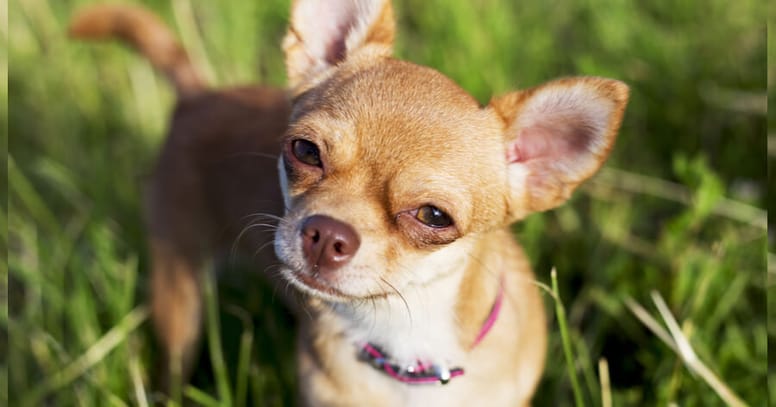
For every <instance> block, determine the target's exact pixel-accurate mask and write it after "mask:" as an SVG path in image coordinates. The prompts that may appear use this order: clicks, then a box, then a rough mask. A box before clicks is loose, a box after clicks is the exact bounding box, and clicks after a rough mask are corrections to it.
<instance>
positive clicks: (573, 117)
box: [489, 77, 628, 221]
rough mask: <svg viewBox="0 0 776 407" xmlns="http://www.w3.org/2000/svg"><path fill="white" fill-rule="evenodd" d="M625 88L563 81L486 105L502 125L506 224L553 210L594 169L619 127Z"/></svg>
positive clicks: (590, 80)
mask: <svg viewBox="0 0 776 407" xmlns="http://www.w3.org/2000/svg"><path fill="white" fill-rule="evenodd" d="M627 102H628V87H627V86H626V85H625V84H624V83H622V82H619V81H615V80H610V79H603V78H590V77H582V78H567V79H560V80H557V81H553V82H549V83H547V84H544V85H541V86H538V87H536V88H533V89H529V90H525V91H521V92H514V93H510V94H507V95H504V96H501V97H498V98H495V99H494V100H492V101H491V102H490V105H489V107H490V108H492V109H494V110H495V111H496V112H497V113H498V114H499V115H500V116H501V118H502V120H503V121H504V128H505V150H504V151H505V158H506V160H507V169H508V175H507V176H508V181H509V190H510V191H509V195H510V196H509V197H508V202H509V219H510V221H515V220H518V219H521V218H523V217H525V215H527V214H529V213H531V212H536V211H544V210H548V209H552V208H554V207H556V206H558V205H560V204H562V203H563V202H565V201H566V200H567V199H568V198H569V196H570V195H571V192H572V191H573V190H574V189H575V188H576V187H577V186H578V185H579V184H580V183H581V182H582V181H584V180H586V179H587V178H589V177H590V176H592V175H593V173H595V171H596V170H598V168H599V167H601V165H602V164H603V162H604V161H605V160H606V157H607V155H608V153H609V150H610V149H611V148H612V145H613V144H614V140H615V138H616V136H617V130H618V129H619V127H620V123H621V121H622V116H623V113H624V111H625V105H626V103H627Z"/></svg>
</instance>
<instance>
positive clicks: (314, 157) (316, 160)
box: [291, 139, 323, 168]
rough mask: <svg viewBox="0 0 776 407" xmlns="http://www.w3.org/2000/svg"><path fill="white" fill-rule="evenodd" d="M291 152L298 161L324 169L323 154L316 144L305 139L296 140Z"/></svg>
mask: <svg viewBox="0 0 776 407" xmlns="http://www.w3.org/2000/svg"><path fill="white" fill-rule="evenodd" d="M291 151H292V153H293V154H294V157H296V159H297V160H299V161H301V162H303V163H305V164H307V165H311V166H313V167H319V168H323V163H322V162H321V152H320V150H318V146H316V145H315V144H314V143H312V142H310V141H307V140H303V139H298V140H294V141H293V142H292V144H291Z"/></svg>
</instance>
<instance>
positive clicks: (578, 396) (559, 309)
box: [551, 268, 585, 407]
mask: <svg viewBox="0 0 776 407" xmlns="http://www.w3.org/2000/svg"><path fill="white" fill-rule="evenodd" d="M551 278H552V292H553V294H554V297H555V313H556V315H557V316H558V327H559V328H560V336H561V340H562V342H563V353H564V354H565V356H566V368H567V369H568V375H569V379H570V380H571V387H572V388H573V389H574V401H575V403H576V406H577V407H584V405H585V401H584V398H583V396H582V388H581V387H580V385H579V379H578V378H577V370H576V369H575V367H574V352H573V351H572V350H571V337H570V336H569V332H568V327H567V325H566V310H565V308H564V307H563V301H561V298H560V292H559V291H558V273H557V271H556V270H555V268H553V269H552V273H551Z"/></svg>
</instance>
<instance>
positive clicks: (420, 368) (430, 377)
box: [358, 276, 504, 384]
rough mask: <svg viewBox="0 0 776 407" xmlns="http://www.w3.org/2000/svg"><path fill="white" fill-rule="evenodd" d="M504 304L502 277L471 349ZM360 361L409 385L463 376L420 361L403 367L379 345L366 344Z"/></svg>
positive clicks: (484, 333)
mask: <svg viewBox="0 0 776 407" xmlns="http://www.w3.org/2000/svg"><path fill="white" fill-rule="evenodd" d="M503 302H504V278H503V276H502V278H501V282H500V283H499V290H498V296H496V301H495V302H494V303H493V306H492V307H491V309H490V313H489V314H488V318H487V319H485V322H484V323H483V324H482V328H480V332H479V333H478V334H477V337H476V338H475V339H474V343H472V345H471V347H470V348H469V349H474V348H475V347H476V346H477V345H479V344H480V342H482V340H483V339H484V338H485V336H486V335H487V334H488V332H490V330H491V328H493V325H494V324H495V323H496V320H497V319H498V315H499V313H500V312H501V304H502V303H503ZM358 357H359V359H361V360H362V361H364V362H367V363H369V364H370V365H372V367H374V368H375V369H377V370H379V371H381V372H383V373H385V374H387V375H388V376H390V377H392V378H394V379H396V380H398V381H400V382H402V383H407V384H435V383H440V384H447V383H449V382H450V380H451V379H452V378H454V377H458V376H463V368H460V367H454V368H452V369H451V368H447V367H445V366H442V365H436V364H431V363H425V362H423V361H420V360H418V361H417V362H416V363H415V364H414V365H409V366H401V365H400V364H398V363H395V362H394V361H392V360H391V358H390V356H389V355H387V354H386V353H385V352H383V351H382V350H381V349H380V348H379V347H378V346H377V345H374V344H372V343H369V342H367V343H365V344H363V345H362V346H361V351H360V352H359V355H358Z"/></svg>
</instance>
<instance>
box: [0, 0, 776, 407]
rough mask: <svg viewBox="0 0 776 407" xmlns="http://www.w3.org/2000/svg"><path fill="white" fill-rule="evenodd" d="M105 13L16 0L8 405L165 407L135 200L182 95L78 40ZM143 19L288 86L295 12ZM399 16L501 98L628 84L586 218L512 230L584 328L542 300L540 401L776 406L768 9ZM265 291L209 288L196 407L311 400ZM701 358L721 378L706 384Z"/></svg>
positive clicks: (408, 12)
mask: <svg viewBox="0 0 776 407" xmlns="http://www.w3.org/2000/svg"><path fill="white" fill-rule="evenodd" d="M86 3H88V2H87V1H81V0H60V1H51V2H48V1H46V0H11V1H10V2H9V4H8V7H9V8H8V24H0V28H2V30H0V35H2V37H3V41H2V42H0V44H2V45H0V46H2V47H3V51H4V52H3V53H2V54H3V55H5V54H6V52H5V51H7V55H8V58H7V59H3V58H2V57H0V67H2V68H3V69H2V71H3V72H4V75H5V72H6V71H7V78H8V80H7V86H6V81H3V82H2V84H3V86H0V92H2V96H3V98H2V100H3V101H4V102H3V106H2V107H3V108H2V109H0V115H1V116H0V117H1V118H2V122H3V123H5V124H6V126H4V127H3V128H6V127H7V129H8V131H7V132H3V133H2V137H3V139H2V141H3V143H2V144H3V145H4V146H5V145H7V146H8V151H9V153H8V157H7V166H2V171H3V172H4V173H3V175H5V176H6V177H7V179H8V184H7V187H8V189H7V191H5V190H4V191H3V193H4V197H5V198H7V199H5V200H4V201H3V202H4V203H3V205H4V208H5V209H6V211H7V216H6V211H3V216H1V217H0V221H2V224H3V226H5V227H4V228H3V230H7V231H8V232H7V234H3V235H2V240H1V241H0V242H1V243H2V245H3V247H4V248H6V250H7V253H8V262H7V264H3V266H2V268H0V272H2V275H3V276H7V278H3V279H2V287H0V298H3V299H5V298H7V302H6V301H4V302H3V305H2V306H1V308H0V329H2V330H3V331H5V332H7V333H8V335H7V336H6V335H3V336H0V364H1V365H2V366H3V367H5V368H7V369H0V372H2V373H0V384H6V383H7V386H8V388H9V389H10V392H8V393H5V392H2V391H0V405H6V404H9V405H24V403H25V402H27V403H28V405H36V404H40V403H47V404H55V405H65V406H66V405H89V406H91V405H100V406H102V405H149V404H152V403H154V402H159V401H164V400H163V399H161V398H160V396H159V395H158V394H154V393H153V392H151V391H150V387H149V381H148V380H149V377H150V376H151V375H152V374H153V372H154V369H155V365H154V360H155V359H156V358H155V352H156V351H155V349H154V346H153V340H152V337H151V335H150V327H149V326H148V324H147V323H142V321H143V320H144V319H143V317H144V316H145V314H144V313H143V312H144V311H143V310H144V308H143V304H144V301H145V300H146V298H147V288H146V283H147V278H148V275H147V271H148V259H147V254H146V248H145V237H144V232H143V228H142V221H141V213H140V196H141V190H142V186H143V184H144V180H145V178H146V176H147V174H148V171H149V168H150V166H151V163H152V162H153V160H154V156H155V152H156V151H157V148H158V146H159V143H160V142H161V140H162V137H163V136H164V131H165V127H166V120H167V117H168V114H169V113H170V110H171V108H172V103H173V96H172V93H171V88H170V87H169V86H168V85H167V84H166V83H165V82H164V80H163V79H162V78H161V77H159V76H157V75H156V74H155V73H154V72H153V71H152V69H151V68H150V67H149V65H148V63H147V62H146V61H144V60H143V59H141V58H139V57H137V56H136V55H135V54H134V53H132V52H129V51H127V50H126V49H124V48H122V47H119V46H117V45H115V44H81V43H75V42H72V41H70V40H69V39H68V38H66V36H65V35H64V32H65V28H66V24H67V20H68V17H69V16H70V15H71V13H72V12H73V11H74V10H75V9H77V8H78V7H79V6H82V5H84V4H86ZM144 4H146V5H147V6H148V7H150V8H151V9H153V10H154V11H155V12H157V13H158V14H160V15H161V16H162V18H163V19H164V20H165V21H167V22H168V23H169V24H170V25H171V26H172V27H173V28H174V29H175V30H176V31H178V32H179V34H180V36H181V38H182V39H183V42H184V43H185V45H186V47H187V48H188V49H189V51H190V52H191V54H192V57H193V59H194V61H195V63H196V64H197V65H198V66H201V67H204V70H205V72H206V73H207V76H208V77H209V78H210V80H211V81H212V82H213V83H216V84H219V85H228V84H238V83H245V82H263V83H269V84H275V85H282V84H283V81H284V73H283V72H284V71H283V63H282V56H281V52H280V47H279V45H278V44H279V42H280V39H281V38H282V34H283V30H284V28H285V24H286V21H287V13H288V12H287V8H288V4H287V3H286V1H279V0H264V1H256V2H245V1H237V0H229V1H219V2H207V1H193V0H191V1H190V0H172V1H171V2H170V3H166V2H165V3H162V2H152V1H150V0H149V1H147V2H144ZM397 10H398V13H397V15H398V16H399V21H400V28H399V37H398V41H397V54H398V55H399V56H400V57H402V58H405V59H409V60H411V61H414V62H417V63H422V64H426V65H430V66H432V67H434V68H436V69H438V70H440V71H441V72H443V73H445V74H447V75H448V76H450V77H451V78H453V79H454V80H456V81H457V82H458V83H460V84H461V85H462V86H463V87H464V88H465V89H467V90H469V91H470V92H472V94H474V95H475V97H477V98H478V99H479V100H480V101H482V102H487V100H488V98H489V96H490V95H491V94H494V93H495V94H497V93H503V92H506V91H508V90H510V89H514V88H522V87H528V86H532V85H536V84H538V83H540V82H542V81H545V80H549V79H551V78H554V77H557V76H563V75H573V74H586V75H602V76H610V77H614V78H618V79H621V80H623V81H625V82H627V83H628V84H629V85H630V86H631V91H632V99H631V102H630V104H629V106H628V111H627V113H626V118H625V122H624V125H623V129H622V131H621V134H620V136H619V140H618V142H617V145H616V146H615V149H614V151H613V155H612V157H611V159H610V160H609V162H608V164H607V166H606V167H605V168H604V170H603V171H602V172H601V173H600V174H599V176H597V177H596V178H594V179H593V180H592V181H591V182H589V183H587V184H586V185H585V186H584V187H583V188H582V190H581V191H580V192H578V193H577V194H575V196H574V198H573V199H572V200H571V202H570V203H569V204H568V205H566V206H564V207H562V208H560V209H557V210H554V211H551V212H548V213H544V214H538V215H534V216H531V217H529V218H528V219H526V220H525V221H523V222H521V223H520V224H517V225H515V227H514V230H515V234H516V235H517V237H518V239H519V240H520V241H521V242H522V243H523V245H524V246H525V248H526V250H527V252H528V254H529V255H530V257H531V259H532V260H533V264H534V268H535V270H536V272H537V276H538V280H539V282H540V283H542V284H545V285H549V283H550V270H551V269H552V268H553V267H556V268H557V270H558V272H557V290H556V293H557V292H558V291H559V292H560V293H562V294H563V304H562V306H563V307H562V308H563V309H565V312H566V318H563V319H562V320H560V321H559V320H557V319H555V318H553V317H552V316H554V315H556V314H555V312H554V309H555V305H556V304H554V303H553V301H554V300H553V298H555V297H553V295H550V294H547V295H546V304H547V311H548V315H550V316H551V318H550V319H551V326H550V329H551V335H550V341H549V344H548V345H549V352H548V360H547V364H546V371H545V374H544V377H543V380H542V383H541V387H540V388H539V391H538V392H537V395H536V398H535V405H571V404H572V403H574V401H573V400H575V392H574V391H573V390H572V383H573V380H572V378H574V377H578V378H579V379H578V382H579V386H578V387H579V391H578V392H576V393H577V394H578V396H577V398H578V399H579V400H580V401H579V402H577V404H579V403H585V404H586V405H616V406H620V405H668V404H671V403H676V404H678V405H683V406H694V405H695V406H709V405H724V404H725V402H724V401H723V398H721V397H720V395H719V390H720V389H721V388H722V387H724V388H726V389H728V390H729V391H730V392H731V393H732V394H734V395H735V396H736V397H737V398H740V400H742V401H743V402H745V403H746V404H748V405H752V406H757V405H767V404H768V403H771V404H774V403H776V381H774V379H773V375H771V376H770V380H769V376H768V372H769V369H773V368H774V366H776V357H774V356H770V357H769V356H768V352H767V348H768V343H769V342H770V343H776V330H774V329H775V328H774V327H775V326H776V325H775V324H770V325H768V324H767V318H766V315H767V314H766V307H768V308H770V307H772V306H773V304H774V302H773V300H771V298H773V297H774V296H770V297H768V298H767V299H766V292H767V291H770V290H772V289H773V287H774V286H775V285H774V282H776V279H775V278H774V276H775V275H776V273H775V272H774V269H773V268H772V267H771V268H768V267H767V260H766V258H767V253H768V251H769V250H770V251H771V252H774V251H776V249H775V248H774V247H773V243H769V242H768V239H767V233H766V232H767V216H766V203H767V205H773V204H774V202H776V200H774V199H768V197H767V196H766V194H767V191H768V190H769V188H768V185H767V183H768V181H767V180H766V172H765V169H766V168H767V170H768V173H771V169H772V166H771V165H770V163H771V158H772V157H773V156H774V154H773V151H774V149H772V148H771V149H769V148H768V147H769V146H766V139H767V140H769V141H772V140H776V139H774V137H773V136H771V137H766V134H768V133H770V134H775V133H774V129H776V119H774V117H773V116H774V115H773V114H771V113H770V112H768V116H769V117H766V111H767V109H766V85H767V83H766V78H767V77H768V75H766V73H767V72H768V69H770V74H771V75H770V77H771V78H772V77H773V74H774V71H773V69H776V68H774V66H771V67H770V68H769V67H768V66H767V55H766V54H767V52H766V29H765V20H764V17H763V16H765V15H766V12H765V4H764V3H763V2H758V1H755V0H742V1H739V2H729V1H724V0H707V1H703V2H701V1H689V2H667V1H663V0H655V1H650V2H626V1H610V2H603V1H598V0H584V1H583V0H573V1H572V0H553V1H548V2H513V1H509V0H481V1H476V2H469V1H456V2H445V1H441V0H435V1H409V0H403V1H399V2H398V4H397ZM767 35H768V36H769V37H770V38H769V39H771V41H767V43H768V44H769V45H768V47H769V48H770V51H771V53H772V52H773V49H774V46H773V44H774V43H776V41H773V30H768V34H767ZM11 39H12V41H11ZM772 95H773V94H772V93H771V96H772ZM6 100H7V101H8V103H5V101H6ZM768 118H770V120H768ZM773 145H776V142H774V143H773ZM4 159H6V158H4ZM771 179H774V178H773V177H772V178H771ZM771 182H773V181H771ZM771 187H772V188H770V190H773V187H775V186H774V185H771ZM770 256H774V255H773V254H771V255H770ZM249 273H250V272H249V271H246V270H242V273H241V272H240V270H237V271H235V272H229V273H225V274H224V275H223V276H222V277H221V278H219V280H218V286H217V288H218V290H215V288H216V287H215V285H214V287H213V288H214V291H213V296H212V300H211V301H209V303H208V304H209V305H208V307H209V308H208V309H209V312H208V323H207V336H208V340H207V341H206V343H205V344H203V346H202V358H201V362H200V369H198V372H197V374H196V376H195V377H194V380H193V381H192V383H191V384H190V385H186V386H184V387H183V388H182V390H181V397H182V399H183V400H184V401H187V400H188V401H193V402H195V403H198V404H202V405H224V404H225V403H226V402H227V401H228V400H231V401H232V402H233V404H235V405H240V404H243V403H241V401H242V400H247V402H248V403H253V404H259V405H288V404H292V403H293V388H294V373H293V349H292V343H293V336H294V334H293V331H292V330H291V328H290V327H291V326H292V323H291V320H290V318H289V317H288V315H287V314H285V313H284V312H283V311H282V310H281V309H280V307H279V305H278V304H277V303H276V302H275V301H274V300H273V298H272V293H271V291H270V290H269V289H268V288H267V287H264V286H262V285H261V284H260V283H254V282H253V281H252V279H248V278H246V277H245V276H246V275H249ZM653 291H654V292H655V293H659V298H661V299H662V300H663V301H664V302H665V307H662V306H658V305H657V304H658V302H659V301H657V300H655V297H653V294H651V293H652V292H653ZM216 299H217V300H216ZM634 304H635V305H636V306H634ZM650 304H653V305H650ZM558 305H561V304H558ZM636 309H638V310H639V311H637V312H636V311H634V310H636ZM771 309H772V308H771ZM645 315H646V316H647V318H645V317H644V316H645ZM771 315H773V313H771ZM648 320H651V321H652V323H648V322H642V321H648ZM672 320H675V321H676V323H675V324H674V323H673V322H670V321H672ZM660 321H662V322H660ZM559 323H562V324H564V325H565V326H566V328H565V330H566V335H563V338H565V342H566V344H567V347H568V350H569V351H570V352H568V353H567V352H564V341H563V340H562V335H561V332H560V329H559V328H558V324H559ZM658 332H663V333H662V334H660V333H658ZM661 335H662V336H661ZM661 338H662V339H661ZM664 341H665V342H664ZM680 342H681V343H682V346H678V344H679V343H680ZM670 344H673V345H670ZM672 346H673V347H674V348H676V349H679V348H682V349H684V350H683V351H681V352H680V351H678V350H677V351H676V352H675V349H672ZM688 347H689V349H690V350H691V353H687V349H688ZM219 353H221V356H219ZM565 354H570V355H572V356H571V358H570V359H569V360H568V362H569V363H570V366H571V370H572V371H573V372H574V374H571V373H569V370H568V369H567V366H569V365H567V364H566V362H567V360H566V358H565V357H564V355H565ZM771 354H773V352H771ZM687 355H694V356H695V358H696V362H701V363H702V365H703V366H705V367H706V368H707V369H708V371H709V372H710V373H712V374H713V376H714V377H716V378H718V382H715V381H714V380H705V379H704V377H705V376H704V375H702V374H696V373H694V372H696V371H697V370H694V369H696V368H697V366H698V365H697V363H694V362H693V361H692V360H690V359H688V358H687ZM227 378H228V379H227ZM720 386H722V387H720ZM768 390H770V392H769V391H768ZM732 404H734V403H732Z"/></svg>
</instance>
